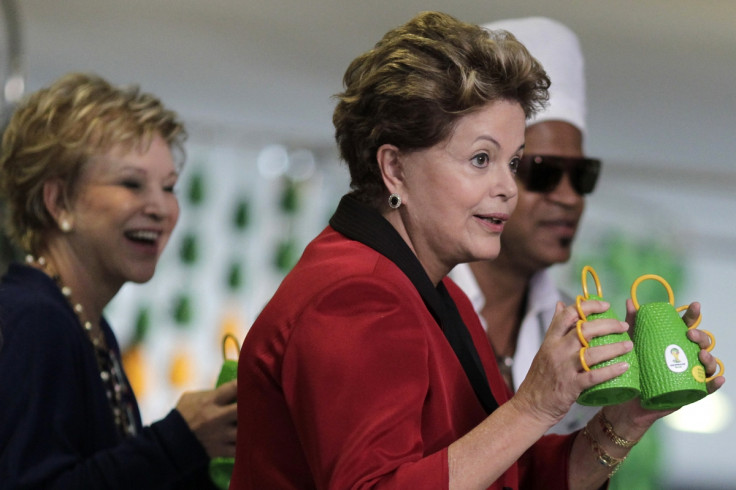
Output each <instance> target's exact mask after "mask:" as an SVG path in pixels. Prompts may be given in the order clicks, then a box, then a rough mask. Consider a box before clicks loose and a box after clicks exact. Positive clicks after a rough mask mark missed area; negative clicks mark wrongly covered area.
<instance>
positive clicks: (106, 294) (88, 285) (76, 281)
mask: <svg viewBox="0 0 736 490" xmlns="http://www.w3.org/2000/svg"><path fill="white" fill-rule="evenodd" d="M34 258H35V264H33V265H35V266H36V267H38V268H40V269H41V270H43V271H44V272H45V273H46V274H48V275H49V276H51V277H52V278H53V279H54V280H55V281H56V282H57V283H58V284H59V287H63V288H65V289H66V291H65V293H66V294H68V299H69V301H70V302H71V303H72V304H73V305H75V307H76V305H77V304H78V305H81V308H82V310H83V311H84V314H83V315H81V316H82V317H83V318H84V321H89V322H91V323H92V324H94V325H98V324H99V322H100V319H101V318H102V312H103V310H104V309H105V307H106V306H107V304H108V303H109V302H110V300H111V299H112V298H113V296H115V293H117V291H118V290H119V289H120V287H110V286H108V285H106V283H105V282H104V281H102V280H97V279H96V275H95V274H94V271H93V270H92V269H91V268H89V267H86V266H85V265H83V264H82V263H80V262H79V261H78V260H76V259H75V258H74V256H73V255H70V254H64V253H59V252H58V251H55V249H53V248H51V249H49V250H46V251H45V252H44V253H43V255H40V256H38V257H34ZM41 262H43V264H42V263H41ZM66 294H65V295H66Z"/></svg>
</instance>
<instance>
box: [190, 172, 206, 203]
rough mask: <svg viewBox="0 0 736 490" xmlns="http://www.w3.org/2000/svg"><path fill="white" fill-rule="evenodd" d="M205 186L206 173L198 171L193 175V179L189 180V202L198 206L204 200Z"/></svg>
mask: <svg viewBox="0 0 736 490" xmlns="http://www.w3.org/2000/svg"><path fill="white" fill-rule="evenodd" d="M204 188H205V186H204V175H203V174H202V173H201V172H197V173H195V174H194V175H192V180H191V181H189V193H188V198H189V204H191V205H192V206H198V205H200V204H202V202H204V199H205V191H204Z"/></svg>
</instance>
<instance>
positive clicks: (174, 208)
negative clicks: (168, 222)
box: [144, 187, 179, 221]
mask: <svg viewBox="0 0 736 490" xmlns="http://www.w3.org/2000/svg"><path fill="white" fill-rule="evenodd" d="M144 213H145V214H146V215H147V216H150V217H151V218H153V219H154V220H156V221H163V220H165V219H167V218H171V217H176V216H178V214H179V201H178V200H177V198H176V195H174V194H173V193H172V192H169V191H166V190H164V189H159V188H156V187H152V188H149V190H148V192H147V193H146V201H145V207H144Z"/></svg>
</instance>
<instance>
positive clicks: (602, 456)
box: [583, 425, 626, 478]
mask: <svg viewBox="0 0 736 490" xmlns="http://www.w3.org/2000/svg"><path fill="white" fill-rule="evenodd" d="M583 436H585V438H586V439H587V440H588V442H590V447H591V448H592V449H593V452H594V453H595V456H596V459H597V460H598V462H599V463H600V464H601V465H603V466H605V467H606V468H609V469H611V472H610V473H609V474H608V478H611V477H612V476H613V475H614V473H616V472H617V471H618V469H619V467H620V466H621V463H623V462H624V460H625V459H626V456H624V457H623V458H621V459H619V458H614V457H613V456H611V455H610V454H608V453H607V452H606V451H605V450H604V449H603V448H602V447H601V446H600V444H598V441H596V440H595V439H593V436H592V435H591V434H590V432H589V431H588V426H587V425H586V426H585V427H583Z"/></svg>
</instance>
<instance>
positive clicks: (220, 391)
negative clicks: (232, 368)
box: [215, 379, 238, 405]
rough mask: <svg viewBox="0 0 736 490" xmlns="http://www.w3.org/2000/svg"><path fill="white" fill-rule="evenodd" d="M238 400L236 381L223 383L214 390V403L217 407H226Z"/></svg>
mask: <svg viewBox="0 0 736 490" xmlns="http://www.w3.org/2000/svg"><path fill="white" fill-rule="evenodd" d="M237 398H238V380H237V379H234V380H232V381H228V382H227V383H223V384H222V385H220V386H219V387H217V388H215V403H216V404H218V405H227V404H229V403H234V402H235V401H236V400H237Z"/></svg>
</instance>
